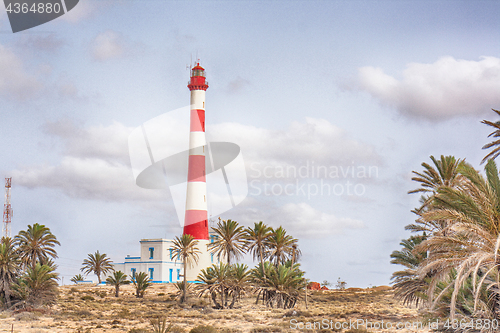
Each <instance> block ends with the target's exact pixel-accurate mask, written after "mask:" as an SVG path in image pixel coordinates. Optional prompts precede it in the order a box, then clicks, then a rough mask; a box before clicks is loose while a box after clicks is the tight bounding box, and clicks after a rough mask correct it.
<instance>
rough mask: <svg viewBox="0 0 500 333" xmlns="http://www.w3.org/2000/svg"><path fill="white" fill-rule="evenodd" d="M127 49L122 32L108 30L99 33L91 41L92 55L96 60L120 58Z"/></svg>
mask: <svg viewBox="0 0 500 333" xmlns="http://www.w3.org/2000/svg"><path fill="white" fill-rule="evenodd" d="M126 51H127V46H126V41H125V39H124V37H123V35H122V34H120V33H118V32H115V31H112V30H108V31H105V32H102V33H100V34H99V35H97V37H96V38H95V39H94V41H93V42H92V46H91V52H92V57H93V58H94V59H95V60H97V61H106V60H109V59H113V58H120V57H122V56H124V55H125V53H126Z"/></svg>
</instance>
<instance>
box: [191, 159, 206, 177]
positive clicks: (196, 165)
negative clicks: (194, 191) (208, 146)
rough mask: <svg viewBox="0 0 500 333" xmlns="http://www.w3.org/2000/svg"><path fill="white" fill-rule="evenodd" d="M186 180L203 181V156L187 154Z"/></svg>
mask: <svg viewBox="0 0 500 333" xmlns="http://www.w3.org/2000/svg"><path fill="white" fill-rule="evenodd" d="M188 182H205V156H203V155H189V166H188Z"/></svg>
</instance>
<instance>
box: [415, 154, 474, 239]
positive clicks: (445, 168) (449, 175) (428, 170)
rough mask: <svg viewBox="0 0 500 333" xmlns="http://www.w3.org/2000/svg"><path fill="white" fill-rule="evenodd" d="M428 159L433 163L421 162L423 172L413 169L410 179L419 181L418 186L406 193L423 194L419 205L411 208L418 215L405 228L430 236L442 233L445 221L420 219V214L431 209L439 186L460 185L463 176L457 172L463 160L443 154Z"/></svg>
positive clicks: (455, 186) (445, 224)
mask: <svg viewBox="0 0 500 333" xmlns="http://www.w3.org/2000/svg"><path fill="white" fill-rule="evenodd" d="M430 159H431V160H432V163H433V165H430V164H428V163H422V166H423V167H424V171H423V172H416V171H413V174H414V175H416V177H413V178H412V180H413V181H416V182H418V183H420V187H419V188H417V189H415V190H412V191H409V192H408V193H409V194H411V193H424V195H422V197H421V198H420V202H421V205H420V207H418V208H416V209H414V210H412V212H413V213H414V214H416V215H417V216H418V218H417V219H416V221H415V222H416V223H412V224H409V225H407V226H406V227H405V229H406V230H410V231H412V232H425V233H428V234H429V235H431V236H432V235H434V234H440V233H442V232H443V230H444V229H445V228H446V226H447V222H446V221H443V220H432V221H428V220H425V219H422V218H421V216H422V214H424V213H425V212H426V211H428V210H429V209H431V207H430V205H431V203H432V201H433V199H434V196H435V195H436V193H437V190H438V189H439V188H440V187H443V186H447V187H452V188H457V187H458V186H460V185H461V183H462V181H463V176H462V175H461V174H460V172H459V167H460V165H461V164H462V163H463V162H464V161H463V160H462V159H458V160H457V159H456V158H455V157H454V156H444V155H441V158H440V159H439V160H437V159H436V158H435V157H434V156H430Z"/></svg>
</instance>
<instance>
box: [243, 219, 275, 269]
mask: <svg viewBox="0 0 500 333" xmlns="http://www.w3.org/2000/svg"><path fill="white" fill-rule="evenodd" d="M271 231H272V228H271V227H268V226H267V225H265V224H264V222H262V221H260V222H258V223H257V222H255V223H254V226H253V228H251V227H248V228H246V229H245V240H246V241H247V245H246V248H247V250H248V251H250V252H251V253H252V255H253V259H254V260H255V259H258V260H259V261H260V264H261V267H262V269H264V259H265V258H266V253H267V248H266V242H267V240H268V238H269V236H270V235H271ZM262 274H263V275H264V278H265V272H264V271H262Z"/></svg>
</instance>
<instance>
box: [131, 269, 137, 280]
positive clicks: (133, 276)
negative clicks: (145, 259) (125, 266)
mask: <svg viewBox="0 0 500 333" xmlns="http://www.w3.org/2000/svg"><path fill="white" fill-rule="evenodd" d="M130 271H131V273H130V275H132V280H134V279H135V271H136V269H135V268H132V269H131V270H130Z"/></svg>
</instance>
